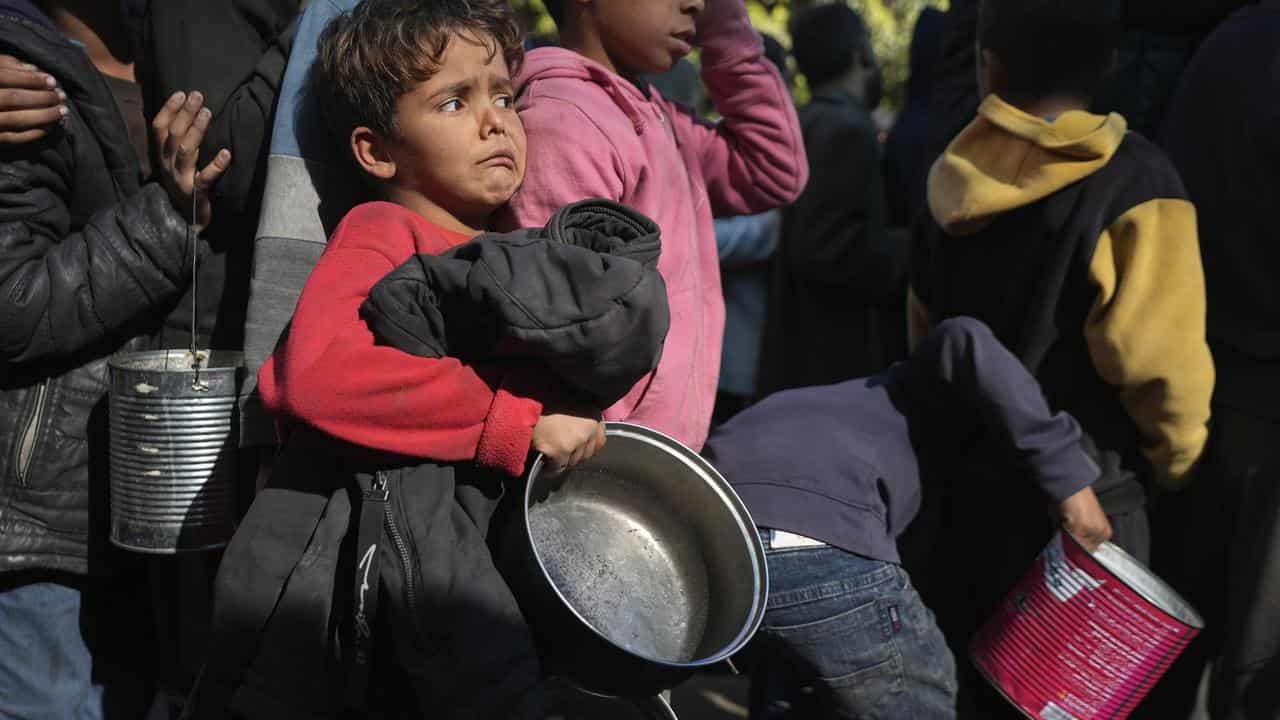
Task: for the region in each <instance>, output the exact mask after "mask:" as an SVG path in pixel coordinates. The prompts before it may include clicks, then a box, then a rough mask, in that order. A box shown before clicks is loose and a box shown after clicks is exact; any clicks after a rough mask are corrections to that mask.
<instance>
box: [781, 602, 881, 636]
mask: <svg viewBox="0 0 1280 720" xmlns="http://www.w3.org/2000/svg"><path fill="white" fill-rule="evenodd" d="M834 597H839V596H838V595H833V596H830V597H822V598H813V599H812V600H807V601H805V602H821V601H824V600H831V599H832V598H834ZM803 604H805V603H804V602H799V603H794V604H792V605H788V606H786V607H789V608H793V607H796V606H798V605H803ZM875 604H876V601H875V600H874V599H872V600H868V601H867V602H864V603H862V604H861V605H858V606H856V607H852V608H849V609H848V610H845V611H844V612H840V613H836V614H835V615H828V616H827V617H824V618H822V619H820V620H811V621H809V622H806V623H800V624H799V625H765V629H766V630H777V631H778V632H795V631H797V630H806V629H810V628H813V627H814V626H815V625H822V624H824V623H831V622H835V621H837V620H843V619H845V618H847V617H849V616H850V615H854V614H857V613H860V612H866V610H867V608H869V607H873V606H874V605H875Z"/></svg>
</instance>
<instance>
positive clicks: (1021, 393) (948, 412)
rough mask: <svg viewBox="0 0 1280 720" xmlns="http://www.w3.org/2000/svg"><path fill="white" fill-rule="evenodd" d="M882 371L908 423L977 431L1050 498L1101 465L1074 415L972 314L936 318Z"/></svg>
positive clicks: (1067, 493) (959, 432)
mask: <svg viewBox="0 0 1280 720" xmlns="http://www.w3.org/2000/svg"><path fill="white" fill-rule="evenodd" d="M889 372H890V383H891V385H892V387H893V388H894V391H895V393H901V394H903V395H904V396H905V399H906V405H907V407H909V408H910V413H911V414H912V420H913V424H914V421H915V419H916V418H926V419H927V422H928V423H929V425H930V429H931V431H933V432H939V433H943V434H946V435H948V436H950V437H952V438H956V437H963V436H964V435H965V434H966V433H969V432H973V433H980V437H981V438H983V440H984V441H986V442H990V443H992V444H993V447H994V448H995V450H996V451H997V452H1000V453H1003V454H1004V455H1005V456H1006V457H1007V458H1008V459H1009V460H1010V461H1011V462H1012V463H1013V465H1014V466H1015V467H1018V468H1020V469H1022V470H1024V471H1025V472H1027V473H1028V474H1029V475H1030V476H1031V478H1032V480H1033V481H1034V482H1035V483H1036V484H1037V485H1038V486H1039V487H1040V489H1041V490H1043V491H1044V492H1045V494H1047V495H1048V496H1049V497H1051V498H1053V499H1054V500H1055V501H1061V500H1065V499H1066V498H1068V497H1071V496H1072V495H1074V494H1075V493H1077V492H1079V491H1080V490H1082V489H1084V488H1085V487H1088V486H1090V485H1092V484H1093V482H1094V481H1095V480H1097V479H1098V476H1099V474H1100V473H1101V470H1100V469H1099V467H1098V465H1097V463H1095V462H1094V461H1093V460H1092V459H1091V458H1090V457H1089V456H1088V455H1087V454H1086V453H1085V451H1084V448H1083V447H1082V445H1081V443H1080V440H1081V436H1082V432H1081V430H1080V425H1079V424H1078V423H1077V422H1076V420H1075V418H1073V417H1071V416H1070V415H1068V414H1067V413H1064V412H1057V413H1055V412H1052V411H1051V410H1050V409H1049V406H1048V404H1047V403H1046V402H1045V399H1044V395H1043V393H1042V392H1041V390H1040V385H1039V383H1037V382H1036V381H1035V378H1033V377H1031V374H1030V373H1029V372H1027V370H1026V368H1024V367H1023V365H1022V363H1021V362H1019V361H1018V359H1017V358H1016V357H1014V356H1013V354H1012V353H1010V352H1009V351H1008V350H1007V349H1006V348H1005V347H1004V346H1003V345H1001V344H1000V341H999V340H997V339H996V337H995V335H994V334H992V332H991V330H990V328H988V327H987V326H986V325H984V324H982V323H981V322H980V321H978V320H975V319H973V318H967V317H958V318H952V319H949V320H944V321H943V322H941V323H939V324H938V326H937V327H936V328H935V329H934V330H933V331H932V332H931V333H930V334H929V335H928V336H926V337H925V338H924V340H923V341H922V342H921V343H920V345H919V347H918V348H916V350H915V352H913V353H912V354H911V356H910V357H909V358H908V359H907V360H905V361H903V362H902V363H899V364H898V365H895V366H894V367H893V368H892V369H891V370H890V371H889Z"/></svg>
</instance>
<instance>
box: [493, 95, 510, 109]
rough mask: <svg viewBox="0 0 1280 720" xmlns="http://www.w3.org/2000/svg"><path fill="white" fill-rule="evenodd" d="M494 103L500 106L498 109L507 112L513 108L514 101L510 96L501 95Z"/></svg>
mask: <svg viewBox="0 0 1280 720" xmlns="http://www.w3.org/2000/svg"><path fill="white" fill-rule="evenodd" d="M494 102H496V103H497V104H498V107H500V108H503V109H504V110H505V109H509V108H510V107H511V104H512V102H513V100H512V98H511V96H510V95H499V96H498V97H497V98H496V99H495V100H494Z"/></svg>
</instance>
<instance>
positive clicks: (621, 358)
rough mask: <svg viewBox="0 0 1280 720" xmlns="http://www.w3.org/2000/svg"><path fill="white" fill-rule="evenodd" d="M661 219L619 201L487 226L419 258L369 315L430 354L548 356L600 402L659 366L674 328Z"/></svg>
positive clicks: (415, 351)
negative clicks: (504, 227)
mask: <svg viewBox="0 0 1280 720" xmlns="http://www.w3.org/2000/svg"><path fill="white" fill-rule="evenodd" d="M659 251H660V241H659V232H658V226H657V225H656V224H655V223H654V222H653V221H652V220H650V219H648V218H646V217H645V216H643V215H641V214H640V213H638V212H636V211H634V210H632V209H630V208H628V207H626V206H624V205H620V204H618V203H615V202H612V201H609V200H584V201H582V202H578V203H574V204H572V205H568V206H566V207H564V208H561V209H560V210H559V211H558V212H556V214H555V215H553V216H552V217H551V219H550V221H548V222H547V225H546V227H544V228H536V229H528V230H517V231H515V232H510V233H485V234H484V235H481V236H479V237H477V238H475V239H474V240H472V241H471V242H468V243H466V244H463V245H459V246H458V247H456V248H453V249H452V250H450V251H449V252H447V253H444V254H441V255H414V256H413V257H411V258H409V259H408V260H407V261H405V262H404V264H402V265H400V267H398V268H396V269H395V270H392V271H391V272H390V273H388V274H387V275H386V276H385V277H383V278H382V280H380V281H379V282H378V284H377V285H375V286H374V288H373V291H372V292H371V293H370V294H369V298H368V299H367V300H366V301H365V302H364V304H363V305H362V306H361V308H360V314H361V316H362V317H363V318H364V319H365V321H366V322H367V323H368V324H369V327H370V329H371V330H372V331H373V333H374V335H375V336H376V337H377V339H378V341H379V342H381V343H385V344H387V345H390V346H392V347H395V348H397V349H399V350H402V351H404V352H407V353H410V354H412V355H418V356H420V357H456V358H459V359H462V360H487V361H513V362H539V363H542V364H543V365H544V366H545V367H546V368H547V370H548V371H550V372H551V373H552V374H554V375H555V376H556V377H558V378H560V379H561V380H563V381H564V382H565V383H566V384H568V385H569V386H570V387H572V388H574V389H576V390H578V391H580V392H582V393H584V394H585V395H586V396H587V397H588V398H590V399H592V400H593V401H595V402H596V403H598V404H600V406H601V407H608V406H609V405H612V404H613V403H614V402H617V401H618V400H619V399H620V398H621V397H622V396H623V395H625V394H626V393H627V391H628V390H630V389H631V387H632V386H633V385H635V383H636V382H637V381H639V380H640V379H641V378H643V377H644V376H645V375H646V374H647V373H649V372H651V371H652V370H653V369H654V367H656V366H657V364H658V358H659V357H660V356H661V354H662V343H663V341H664V340H665V339H666V335H667V328H668V326H669V325H670V315H669V312H668V308H667V291H666V284H665V283H664V282H663V280H662V277H661V276H660V275H659V274H658V271H657V263H658V254H659Z"/></svg>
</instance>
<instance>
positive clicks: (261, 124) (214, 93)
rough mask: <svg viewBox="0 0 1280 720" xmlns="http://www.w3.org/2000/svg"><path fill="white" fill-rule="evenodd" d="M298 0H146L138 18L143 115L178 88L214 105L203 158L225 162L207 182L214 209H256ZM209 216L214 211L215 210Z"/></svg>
mask: <svg viewBox="0 0 1280 720" xmlns="http://www.w3.org/2000/svg"><path fill="white" fill-rule="evenodd" d="M297 14H298V0H152V2H151V3H150V5H149V7H148V13H147V15H146V17H145V19H144V23H145V27H144V29H143V44H144V45H145V47H146V50H145V53H146V58H147V62H146V63H144V66H143V77H142V79H141V80H142V84H143V87H144V89H145V92H146V98H147V103H146V104H147V113H148V118H150V117H151V116H154V115H155V113H156V112H158V111H159V108H160V105H162V104H163V103H164V101H165V99H166V98H167V97H168V96H169V95H171V94H172V93H174V92H177V91H183V92H186V91H189V90H199V91H201V92H202V93H204V95H205V98H206V101H205V102H206V105H208V106H209V107H210V108H211V109H212V110H213V112H214V116H213V119H212V120H211V122H210V124H209V130H208V132H207V133H206V134H205V138H204V142H203V143H202V144H201V146H200V157H201V158H202V162H203V161H204V160H207V159H212V158H213V156H214V155H215V154H216V153H217V152H218V150H219V149H221V148H227V149H228V150H230V151H231V155H232V158H233V160H232V163H231V167H230V168H228V169H227V172H226V173H225V174H224V175H223V176H222V177H221V178H220V179H219V180H218V185H217V187H216V188H215V190H214V193H215V197H216V198H217V200H218V207H217V208H216V209H217V210H219V211H223V210H226V211H231V212H235V213H243V212H247V211H251V210H252V211H254V212H256V210H255V208H256V207H257V204H258V203H259V202H260V201H261V198H260V197H258V196H259V194H260V192H261V182H262V178H261V177H260V175H261V174H262V173H263V171H264V167H265V164H264V162H263V160H264V159H265V155H266V151H267V149H268V147H269V145H270V141H271V123H272V118H273V116H274V112H275V105H276V96H277V95H278V93H279V90H280V83H281V81H282V80H283V78H284V69H285V65H286V64H287V62H288V59H289V51H290V48H291V47H292V43H293V35H294V31H295V30H296V28H297V18H296V16H297ZM215 221H216V214H215Z"/></svg>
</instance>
